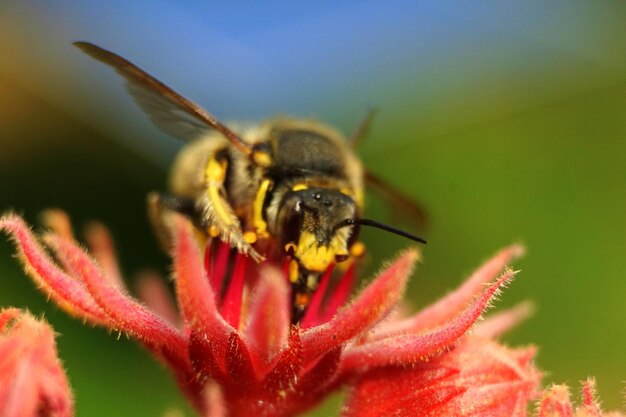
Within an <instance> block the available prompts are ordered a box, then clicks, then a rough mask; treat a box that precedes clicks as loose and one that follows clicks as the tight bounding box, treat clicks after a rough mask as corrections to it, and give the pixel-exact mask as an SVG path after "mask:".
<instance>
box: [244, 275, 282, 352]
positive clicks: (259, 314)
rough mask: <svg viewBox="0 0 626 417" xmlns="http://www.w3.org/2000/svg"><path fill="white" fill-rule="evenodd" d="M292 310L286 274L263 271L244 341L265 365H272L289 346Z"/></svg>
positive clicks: (253, 298)
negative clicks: (290, 309)
mask: <svg viewBox="0 0 626 417" xmlns="http://www.w3.org/2000/svg"><path fill="white" fill-rule="evenodd" d="M289 307H290V306H289V286H288V285H287V282H286V281H285V278H284V276H283V274H282V272H281V271H280V270H278V269H274V268H269V267H268V268H263V269H262V270H261V279H260V282H259V284H258V286H257V288H256V290H255V293H254V294H253V295H252V301H251V303H250V311H249V314H248V316H249V321H248V324H247V326H246V327H245V330H244V334H245V336H244V340H245V341H246V342H247V344H248V346H250V348H251V349H254V351H255V354H256V356H257V357H259V358H261V359H262V360H263V362H264V363H265V364H269V363H270V362H271V360H272V359H273V358H274V355H276V353H277V352H278V351H279V350H280V349H281V348H283V347H284V346H285V345H286V344H287V338H288V337H289V327H290V317H289V316H290V314H289Z"/></svg>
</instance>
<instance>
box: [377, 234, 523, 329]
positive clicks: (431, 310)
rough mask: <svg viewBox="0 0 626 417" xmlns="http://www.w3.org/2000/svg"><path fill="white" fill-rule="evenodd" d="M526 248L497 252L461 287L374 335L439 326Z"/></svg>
mask: <svg viewBox="0 0 626 417" xmlns="http://www.w3.org/2000/svg"><path fill="white" fill-rule="evenodd" d="M523 253H524V249H523V247H521V246H518V245H513V246H510V247H508V248H505V249H503V250H501V251H500V252H498V253H497V254H496V255H495V256H494V257H492V258H491V259H489V260H488V261H487V262H485V263H484V264H483V265H482V266H481V267H480V268H478V269H477V270H476V271H475V272H474V273H473V274H472V275H471V276H470V277H469V278H468V279H467V280H466V281H465V282H464V283H463V284H462V285H461V286H460V287H459V288H457V289H456V290H455V291H453V292H451V293H450V294H448V295H447V296H445V297H443V298H441V299H439V300H437V301H436V302H434V303H433V304H431V305H429V306H428V307H426V308H424V309H422V310H420V311H419V312H418V313H417V314H415V315H414V316H412V317H410V318H408V319H406V320H403V321H399V322H397V323H394V324H393V325H391V326H386V327H385V329H384V331H382V332H380V333H378V334H376V335H375V336H374V338H376V339H378V338H384V337H388V336H391V335H393V334H401V333H416V332H418V331H420V330H423V329H428V328H432V327H435V326H438V325H440V324H442V323H444V322H445V321H447V320H448V319H450V318H451V317H453V316H454V315H456V314H457V313H458V312H460V311H461V310H463V309H464V308H465V306H466V305H467V303H469V302H470V301H471V300H472V298H474V297H475V296H476V294H478V293H480V292H481V291H482V289H483V286H484V285H485V283H487V282H489V281H492V280H493V279H494V278H495V277H496V276H497V275H498V274H499V273H500V272H501V271H502V270H503V269H504V268H505V267H506V265H507V264H508V263H510V262H511V261H512V260H513V259H515V258H517V257H519V256H521V255H522V254H523Z"/></svg>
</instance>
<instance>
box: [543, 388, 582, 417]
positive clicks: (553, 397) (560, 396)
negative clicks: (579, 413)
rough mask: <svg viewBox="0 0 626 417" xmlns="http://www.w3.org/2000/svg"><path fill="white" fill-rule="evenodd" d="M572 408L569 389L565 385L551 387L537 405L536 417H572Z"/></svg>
mask: <svg viewBox="0 0 626 417" xmlns="http://www.w3.org/2000/svg"><path fill="white" fill-rule="evenodd" d="M573 415H574V408H573V407H572V403H571V402H570V398H569V389H568V388H567V386H565V385H553V386H552V387H551V388H550V389H549V390H547V391H546V392H545V393H544V395H543V398H542V399H541V401H540V403H539V408H538V410H537V416H538V417H572V416H573Z"/></svg>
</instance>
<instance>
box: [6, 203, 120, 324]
mask: <svg viewBox="0 0 626 417" xmlns="http://www.w3.org/2000/svg"><path fill="white" fill-rule="evenodd" d="M0 229H2V230H5V231H7V232H9V233H10V234H11V235H12V237H13V239H14V241H15V244H16V247H17V249H18V252H19V256H20V259H21V260H22V264H23V265H24V268H25V270H26V273H28V275H30V276H31V278H32V279H33V280H34V281H35V283H37V284H38V285H40V286H41V288H43V290H44V292H46V293H47V294H48V295H49V296H50V298H52V299H53V300H54V301H55V302H56V303H57V304H58V305H59V307H61V308H62V309H63V310H65V311H66V312H68V313H69V314H70V315H73V316H76V317H79V318H81V319H83V320H87V321H89V322H91V323H94V324H101V325H103V326H105V327H108V328H112V326H113V323H112V320H111V319H110V318H109V317H108V316H107V314H106V313H105V312H104V311H103V310H102V309H101V308H100V306H98V304H97V303H96V302H95V300H94V299H93V297H92V296H91V294H89V292H88V291H87V288H86V287H85V285H84V284H83V283H82V282H80V281H77V280H75V279H73V278H71V277H69V276H68V275H67V274H65V273H63V272H62V271H60V270H59V268H57V267H56V265H54V263H53V262H52V260H51V259H50V257H49V256H48V255H47V254H46V252H45V251H44V250H43V248H42V247H41V246H40V245H39V244H38V243H37V241H36V239H35V237H34V236H33V234H32V233H31V232H30V230H29V229H28V226H26V224H25V223H24V221H23V220H22V219H21V218H19V217H18V216H15V215H8V216H5V217H3V218H1V219H0Z"/></svg>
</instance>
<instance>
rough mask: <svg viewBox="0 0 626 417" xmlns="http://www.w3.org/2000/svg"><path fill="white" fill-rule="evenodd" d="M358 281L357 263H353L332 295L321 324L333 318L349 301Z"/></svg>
mask: <svg viewBox="0 0 626 417" xmlns="http://www.w3.org/2000/svg"><path fill="white" fill-rule="evenodd" d="M355 281H356V262H355V261H351V264H350V266H349V267H348V269H347V270H346V272H345V273H344V274H343V276H342V277H341V280H340V281H339V283H338V284H337V288H335V290H334V291H333V293H332V294H331V296H330V298H329V300H328V305H327V307H326V309H325V310H324V316H323V317H322V319H321V322H325V321H328V320H330V319H332V318H333V316H334V315H335V313H337V310H339V308H340V307H341V306H342V305H344V304H345V303H346V301H348V297H349V296H350V292H351V291H352V288H353V287H354V282H355Z"/></svg>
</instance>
